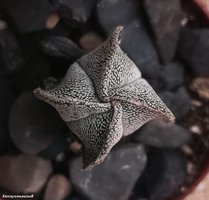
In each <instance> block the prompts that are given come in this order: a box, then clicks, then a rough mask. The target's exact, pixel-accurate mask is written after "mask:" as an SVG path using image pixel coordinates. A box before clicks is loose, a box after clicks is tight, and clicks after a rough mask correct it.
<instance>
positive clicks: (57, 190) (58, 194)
mask: <svg viewBox="0 0 209 200" xmlns="http://www.w3.org/2000/svg"><path fill="white" fill-rule="evenodd" d="M71 191H72V186H71V183H70V182H69V180H68V179H67V178H66V177H65V176H63V175H61V174H55V175H53V176H52V177H51V178H50V179H49V181H48V183H47V186H46V190H45V194H44V200H63V199H65V198H66V197H67V196H68V195H70V193H71Z"/></svg>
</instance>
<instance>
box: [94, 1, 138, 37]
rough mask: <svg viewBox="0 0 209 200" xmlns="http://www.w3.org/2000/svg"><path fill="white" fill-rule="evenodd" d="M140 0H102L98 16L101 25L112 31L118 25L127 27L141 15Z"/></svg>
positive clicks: (99, 4) (98, 8) (105, 29)
mask: <svg viewBox="0 0 209 200" xmlns="http://www.w3.org/2000/svg"><path fill="white" fill-rule="evenodd" d="M140 7H141V6H140V3H139V1H138V0H125V1H124V0H100V1H99V2H98V4H97V16H98V20H99V23H100V25H101V27H102V28H103V30H104V31H106V33H110V31H112V29H113V28H115V27H116V26H118V25H121V26H124V27H126V26H127V25H129V24H130V23H131V22H132V21H133V20H134V19H137V18H138V17H139V16H140Z"/></svg>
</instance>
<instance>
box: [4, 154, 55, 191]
mask: <svg viewBox="0 0 209 200" xmlns="http://www.w3.org/2000/svg"><path fill="white" fill-rule="evenodd" d="M0 171H1V173H0V185H1V186H2V187H4V188H5V189H7V190H9V191H10V192H15V193H33V194H34V193H37V192H38V191H40V190H41V189H42V188H43V186H44V185H45V183H46V181H47V179H48V177H49V175H50V174H51V173H52V165H51V163H50V161H47V160H44V159H42V158H40V157H38V156H36V155H27V154H21V155H18V156H7V155H4V156H1V157H0Z"/></svg>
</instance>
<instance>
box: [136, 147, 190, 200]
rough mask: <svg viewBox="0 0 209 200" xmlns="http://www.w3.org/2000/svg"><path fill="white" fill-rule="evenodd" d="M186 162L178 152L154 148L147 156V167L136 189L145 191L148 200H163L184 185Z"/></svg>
mask: <svg viewBox="0 0 209 200" xmlns="http://www.w3.org/2000/svg"><path fill="white" fill-rule="evenodd" d="M186 163H187V160H186V158H185V157H184V155H183V154H182V153H180V152H179V151H178V150H171V149H169V150H168V149H157V148H154V149H152V150H151V152H150V153H149V154H148V163H147V167H146V169H145V171H144V173H143V175H142V176H141V178H140V179H139V182H138V183H137V185H136V187H135V189H136V190H137V187H143V188H144V190H146V193H147V194H146V195H147V196H146V198H148V199H149V200H165V199H167V198H168V197H171V196H172V195H173V194H174V193H175V192H177V190H178V189H179V188H180V186H181V185H182V184H183V183H184V181H185V178H186V176H187V172H186Z"/></svg>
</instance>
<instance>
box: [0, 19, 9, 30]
mask: <svg viewBox="0 0 209 200" xmlns="http://www.w3.org/2000/svg"><path fill="white" fill-rule="evenodd" d="M7 28H8V26H7V23H6V22H5V21H4V20H2V19H0V31H2V30H5V29H7Z"/></svg>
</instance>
